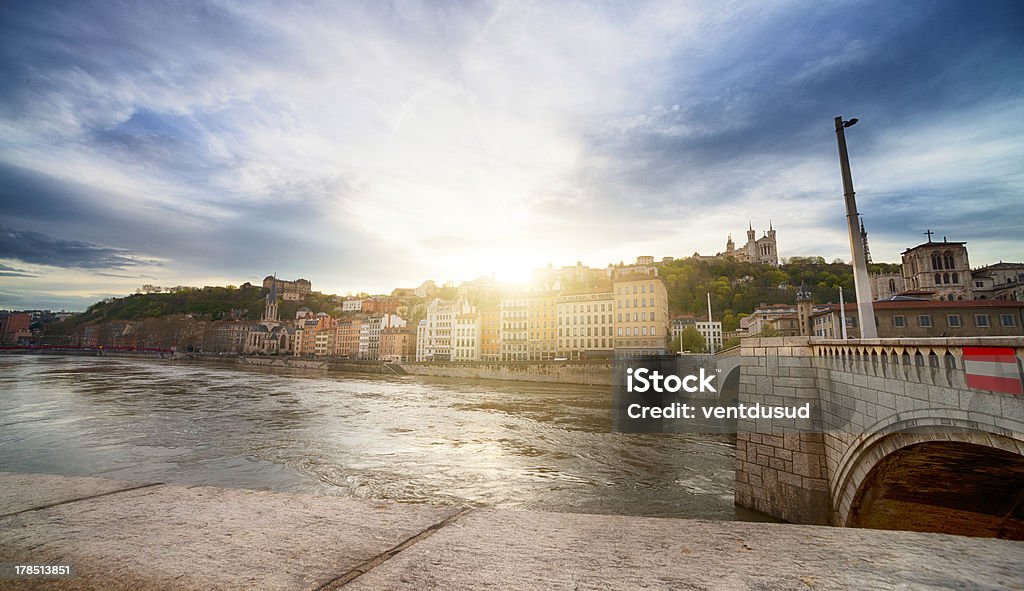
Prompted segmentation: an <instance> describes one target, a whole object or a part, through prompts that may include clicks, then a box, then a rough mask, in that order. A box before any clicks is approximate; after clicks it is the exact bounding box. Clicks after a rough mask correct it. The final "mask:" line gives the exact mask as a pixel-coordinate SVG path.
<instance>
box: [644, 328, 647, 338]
mask: <svg viewBox="0 0 1024 591" xmlns="http://www.w3.org/2000/svg"><path fill="white" fill-rule="evenodd" d="M644 336H647V327H646V326H645V327H644Z"/></svg>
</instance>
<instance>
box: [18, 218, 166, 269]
mask: <svg viewBox="0 0 1024 591" xmlns="http://www.w3.org/2000/svg"><path fill="white" fill-rule="evenodd" d="M0 257H3V258H10V259H17V260H20V261H24V262H26V263H30V264H36V265H47V266H51V267H61V268H78V269H125V268H128V267H134V266H138V265H152V264H156V263H155V261H153V260H144V259H142V258H139V257H138V256H137V255H135V254H134V253H131V252H128V251H125V250H119V249H114V248H106V247H102V246H97V245H95V244H90V243H88V242H81V241H78V240H62V239H60V238H54V237H53V236H48V235H46V234H42V233H40V232H32V231H22V230H15V229H13V228H8V227H5V226H0Z"/></svg>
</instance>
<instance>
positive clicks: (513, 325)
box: [501, 294, 530, 361]
mask: <svg viewBox="0 0 1024 591" xmlns="http://www.w3.org/2000/svg"><path fill="white" fill-rule="evenodd" d="M529 314H530V313H529V300H528V299H527V297H526V295H525V294H519V295H516V296H512V297H509V298H507V299H503V300H501V361H526V360H527V359H529V356H530V353H529V349H528V348H527V345H528V342H529V340H528V337H529Z"/></svg>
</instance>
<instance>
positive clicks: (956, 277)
mask: <svg viewBox="0 0 1024 591" xmlns="http://www.w3.org/2000/svg"><path fill="white" fill-rule="evenodd" d="M953 283H960V274H959V273H953Z"/></svg>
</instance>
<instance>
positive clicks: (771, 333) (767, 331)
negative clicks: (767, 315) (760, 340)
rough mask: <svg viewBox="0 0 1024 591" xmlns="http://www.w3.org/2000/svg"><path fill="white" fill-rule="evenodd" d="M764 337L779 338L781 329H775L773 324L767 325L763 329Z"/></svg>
mask: <svg viewBox="0 0 1024 591" xmlns="http://www.w3.org/2000/svg"><path fill="white" fill-rule="evenodd" d="M761 336H762V337H777V336H779V329H777V328H775V327H774V326H772V325H771V324H765V325H763V326H762V327H761Z"/></svg>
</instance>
